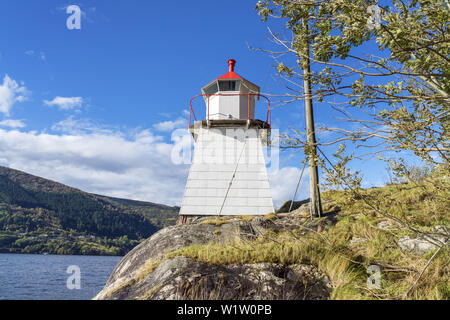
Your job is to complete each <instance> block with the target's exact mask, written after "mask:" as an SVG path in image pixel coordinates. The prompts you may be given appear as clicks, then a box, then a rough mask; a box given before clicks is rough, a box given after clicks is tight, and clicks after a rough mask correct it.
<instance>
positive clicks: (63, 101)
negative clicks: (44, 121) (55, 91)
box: [44, 97, 83, 110]
mask: <svg viewBox="0 0 450 320" xmlns="http://www.w3.org/2000/svg"><path fill="white" fill-rule="evenodd" d="M44 104H45V105H46V106H49V107H53V106H56V107H58V108H59V109H61V110H71V109H76V108H81V105H82V104H83V98H81V97H55V98H54V99H53V100H52V101H48V100H44Z"/></svg>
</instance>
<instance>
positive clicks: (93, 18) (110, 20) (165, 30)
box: [0, 0, 387, 205]
mask: <svg viewBox="0 0 450 320" xmlns="http://www.w3.org/2000/svg"><path fill="white" fill-rule="evenodd" d="M71 4H75V5H78V6H79V7H80V8H81V9H82V11H83V15H82V22H81V30H68V29H67V27H66V19H67V18H68V16H69V15H68V14H67V13H66V10H65V8H66V7H67V6H68V5H71ZM254 6H255V2H253V1H242V0H230V1H206V0H204V1H203V0H201V1H200V0H199V1H176V2H175V1H143V0H127V1H124V0H117V1H106V0H91V1H84V2H75V1H73V2H68V1H56V0H42V1H33V0H14V1H12V0H5V1H1V2H0V39H2V41H1V44H0V165H3V166H9V167H12V168H15V169H19V170H23V171H26V172H29V173H32V174H35V175H39V176H42V177H45V178H49V179H53V180H56V181H59V182H62V183H65V184H68V185H70V186H73V187H77V188H80V189H82V190H85V191H88V192H94V193H100V194H106V195H111V196H118V197H127V198H132V199H140V200H146V201H152V202H159V203H167V204H177V205H179V204H180V201H181V197H182V194H183V190H184V185H185V182H186V178H187V173H188V169H189V166H188V165H175V164H172V163H170V152H171V149H172V147H173V144H174V141H172V140H171V134H172V132H173V130H175V129H178V128H181V129H184V128H186V125H187V124H186V119H187V115H186V110H188V107H189V99H190V98H191V97H192V96H194V95H196V94H198V93H200V88H201V87H202V86H204V85H205V84H207V83H208V82H210V81H211V80H213V79H215V78H217V77H218V76H220V75H222V74H224V73H225V72H226V71H227V64H226V61H227V60H228V59H229V58H234V59H236V60H237V65H236V70H235V71H236V72H237V73H238V74H240V75H241V76H243V77H245V78H246V79H248V80H250V81H252V82H254V83H255V84H257V85H259V86H260V87H261V91H262V92H266V93H271V94H281V93H285V92H286V90H285V88H284V87H283V86H282V85H280V84H279V82H278V80H277V78H276V76H275V70H274V68H273V65H274V63H273V61H272V59H271V58H270V57H269V56H268V55H267V54H265V53H261V52H256V51H254V50H250V49H249V48H248V45H250V46H252V47H257V48H268V47H270V46H271V44H270V42H269V40H268V32H267V26H268V24H266V23H263V22H261V21H260V18H259V16H258V15H257V13H256V11H255V10H254ZM270 26H271V28H273V29H274V30H277V29H282V24H281V23H280V22H276V21H272V22H271V23H270ZM195 108H196V111H197V110H198V111H197V115H199V114H201V111H202V108H203V106H202V104H201V103H198V104H196V105H195ZM259 115H260V117H261V118H262V117H264V112H262V113H259ZM315 117H316V122H318V123H327V124H336V120H335V119H334V118H333V117H332V116H331V114H330V111H329V109H327V106H326V105H320V106H316V111H315ZM272 121H273V126H274V128H278V129H280V131H286V130H288V128H289V127H298V126H299V124H300V126H303V104H302V103H301V102H298V103H294V104H291V105H288V106H286V107H280V108H277V109H275V110H274V111H273V113H272ZM301 159H302V156H301V155H300V154H298V153H294V152H291V151H287V152H282V153H281V159H280V170H279V171H278V172H276V173H274V174H273V175H272V176H271V183H272V189H273V193H274V195H273V196H274V200H275V202H276V203H277V204H279V203H280V202H281V201H282V200H285V199H288V198H289V197H291V195H292V194H293V192H294V188H295V185H296V182H297V179H298V176H299V173H300V169H299V168H298V166H299V164H298V163H299V161H300V160H301ZM360 166H362V167H363V168H366V170H363V172H364V173H365V177H366V182H365V183H366V185H380V184H383V183H384V182H385V181H386V180H387V174H386V172H385V170H384V167H383V166H382V165H380V164H376V163H375V162H371V161H369V162H365V163H362V164H360ZM305 178H306V177H305ZM307 190H308V186H307V182H306V180H305V182H304V183H303V185H302V188H301V191H300V192H299V196H298V198H302V197H306V196H307Z"/></svg>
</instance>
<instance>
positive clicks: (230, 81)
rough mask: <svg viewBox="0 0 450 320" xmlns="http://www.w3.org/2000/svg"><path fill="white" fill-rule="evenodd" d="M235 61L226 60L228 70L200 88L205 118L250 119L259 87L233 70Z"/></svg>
mask: <svg viewBox="0 0 450 320" xmlns="http://www.w3.org/2000/svg"><path fill="white" fill-rule="evenodd" d="M235 65H236V61H235V60H233V59H230V60H228V72H227V73H225V74H224V75H223V76H221V77H219V78H217V79H215V80H214V81H212V82H210V83H209V84H207V85H206V86H204V87H203V88H202V94H203V98H204V100H205V103H206V119H207V120H226V119H228V120H251V119H254V118H255V103H256V100H258V99H259V87H258V86H257V85H255V84H253V83H251V82H250V81H248V80H246V79H244V78H242V77H241V76H239V75H238V74H236V73H235V72H234V67H235Z"/></svg>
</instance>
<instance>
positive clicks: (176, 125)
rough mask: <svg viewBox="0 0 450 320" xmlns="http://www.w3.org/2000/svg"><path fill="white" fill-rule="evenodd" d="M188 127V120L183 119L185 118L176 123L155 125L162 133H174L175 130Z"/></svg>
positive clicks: (169, 122)
mask: <svg viewBox="0 0 450 320" xmlns="http://www.w3.org/2000/svg"><path fill="white" fill-rule="evenodd" d="M183 126H184V127H187V120H186V119H183V118H178V119H177V120H174V121H170V120H169V121H163V122H159V123H157V124H154V125H153V128H155V129H156V130H158V131H161V132H169V131H173V130H174V129H179V128H182V127H183Z"/></svg>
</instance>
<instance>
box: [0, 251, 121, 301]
mask: <svg viewBox="0 0 450 320" xmlns="http://www.w3.org/2000/svg"><path fill="white" fill-rule="evenodd" d="M120 259H121V257H103V256H59V255H33V254H0V300H5V299H7V300H23V299H27V300H88V299H92V298H93V297H94V296H95V295H96V294H97V293H98V292H99V291H100V290H101V289H102V288H103V286H104V285H105V283H106V281H107V280H108V277H109V275H110V274H111V272H112V271H113V269H114V267H115V265H116V264H117V263H118V262H119V261H120ZM69 266H78V267H79V268H80V269H79V270H80V284H81V288H80V289H72V290H71V289H68V288H67V279H68V278H69V277H70V276H72V275H73V274H74V273H73V272H71V273H67V269H68V267H69Z"/></svg>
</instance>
